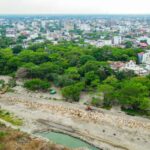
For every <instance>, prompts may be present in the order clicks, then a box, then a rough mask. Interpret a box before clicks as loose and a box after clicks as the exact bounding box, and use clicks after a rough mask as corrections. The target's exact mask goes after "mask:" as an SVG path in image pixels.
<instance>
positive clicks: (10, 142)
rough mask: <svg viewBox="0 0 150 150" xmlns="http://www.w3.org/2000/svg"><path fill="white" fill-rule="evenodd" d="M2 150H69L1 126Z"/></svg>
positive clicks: (0, 148) (0, 142) (0, 145)
mask: <svg viewBox="0 0 150 150" xmlns="http://www.w3.org/2000/svg"><path fill="white" fill-rule="evenodd" d="M0 150H69V149H68V148H64V147H62V146H58V145H55V144H52V143H49V142H45V141H42V140H41V139H39V138H32V137H30V136H29V135H28V134H26V133H23V132H20V131H19V130H13V129H11V128H8V127H5V126H4V125H2V124H0Z"/></svg>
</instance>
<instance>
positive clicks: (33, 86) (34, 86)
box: [24, 79, 50, 91]
mask: <svg viewBox="0 0 150 150" xmlns="http://www.w3.org/2000/svg"><path fill="white" fill-rule="evenodd" d="M24 87H26V88H27V89H29V90H32V91H35V90H44V91H45V90H48V89H49V88H50V83H49V82H47V81H42V80H40V79H32V80H28V81H26V82H25V83H24Z"/></svg>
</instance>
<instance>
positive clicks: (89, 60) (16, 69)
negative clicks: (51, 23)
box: [0, 42, 150, 115]
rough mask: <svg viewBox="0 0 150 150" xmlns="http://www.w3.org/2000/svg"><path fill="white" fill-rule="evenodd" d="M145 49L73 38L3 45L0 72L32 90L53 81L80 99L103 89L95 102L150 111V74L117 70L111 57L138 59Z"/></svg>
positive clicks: (133, 111) (45, 87)
mask: <svg viewBox="0 0 150 150" xmlns="http://www.w3.org/2000/svg"><path fill="white" fill-rule="evenodd" d="M142 51H143V50H141V49H131V48H130V49H127V48H118V47H108V46H105V47H103V48H96V47H93V46H90V45H86V46H83V45H82V46H78V45H76V44H75V43H71V42H62V43H59V44H58V45H53V44H50V43H44V44H34V45H31V46H30V47H28V48H27V49H22V48H21V47H15V48H13V49H10V48H5V49H0V68H1V69H0V74H1V75H11V76H13V77H15V78H22V79H25V84H24V86H25V87H26V88H27V89H29V90H33V91H35V90H43V91H46V90H48V89H49V88H50V85H51V84H54V85H55V86H57V87H60V88H61V91H62V95H63V96H64V98H65V99H66V100H67V101H79V99H80V94H81V92H85V93H88V92H93V93H99V94H100V95H101V97H103V98H95V97H93V99H92V102H91V104H92V105H94V106H97V107H107V108H111V107H112V106H114V105H119V106H121V108H122V110H124V111H126V112H127V113H129V114H140V115H149V114H150V75H148V76H136V75H135V74H134V73H133V72H132V71H114V70H112V69H111V68H110V66H109V63H108V61H123V62H126V61H129V60H135V61H137V62H138V60H137V53H139V52H142Z"/></svg>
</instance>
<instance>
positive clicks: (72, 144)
mask: <svg viewBox="0 0 150 150" xmlns="http://www.w3.org/2000/svg"><path fill="white" fill-rule="evenodd" d="M38 135H40V136H42V137H44V138H47V139H49V140H51V141H53V142H54V143H56V144H61V145H64V146H66V147H68V148H88V149H89V150H99V149H98V148H96V147H94V146H92V145H90V144H88V143H86V142H84V141H82V140H80V139H78V138H74V137H72V136H69V135H66V134H62V133H56V132H42V133H38Z"/></svg>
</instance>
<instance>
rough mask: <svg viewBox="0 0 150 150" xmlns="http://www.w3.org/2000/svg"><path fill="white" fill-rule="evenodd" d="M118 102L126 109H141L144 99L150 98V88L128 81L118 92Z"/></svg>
mask: <svg viewBox="0 0 150 150" xmlns="http://www.w3.org/2000/svg"><path fill="white" fill-rule="evenodd" d="M118 93H119V94H118V100H119V102H120V103H121V105H122V106H123V107H125V108H130V109H135V110H138V109H140V105H141V103H143V99H145V98H147V97H148V96H149V91H148V88H147V87H146V86H145V85H142V84H141V83H138V82H135V81H133V80H126V81H124V82H123V83H122V85H121V89H120V90H119V91H118Z"/></svg>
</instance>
